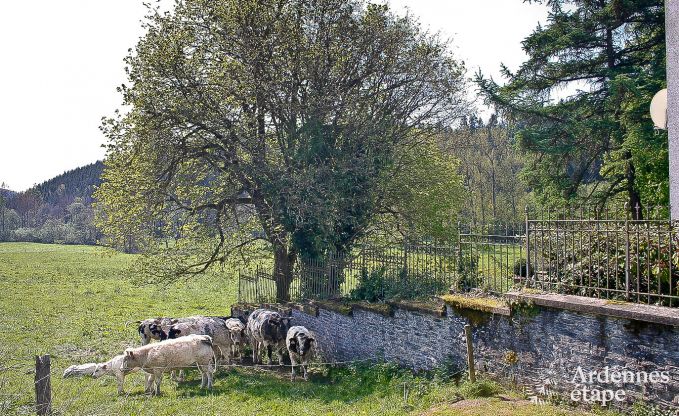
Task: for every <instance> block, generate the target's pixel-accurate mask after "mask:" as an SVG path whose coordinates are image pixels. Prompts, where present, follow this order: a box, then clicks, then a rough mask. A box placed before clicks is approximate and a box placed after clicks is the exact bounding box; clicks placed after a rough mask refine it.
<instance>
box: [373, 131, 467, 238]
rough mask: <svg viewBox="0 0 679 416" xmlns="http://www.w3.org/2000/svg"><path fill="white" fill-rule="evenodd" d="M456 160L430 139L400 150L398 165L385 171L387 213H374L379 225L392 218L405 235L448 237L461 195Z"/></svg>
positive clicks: (450, 235)
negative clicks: (378, 214) (376, 214)
mask: <svg viewBox="0 0 679 416" xmlns="http://www.w3.org/2000/svg"><path fill="white" fill-rule="evenodd" d="M459 164H460V163H459V161H458V160H457V159H455V158H454V157H453V156H451V155H449V154H447V153H445V152H443V151H442V150H441V149H440V148H439V146H438V145H437V144H436V143H435V142H434V141H433V139H430V140H424V141H422V142H419V143H416V144H415V145H410V146H408V147H405V148H404V149H403V150H400V151H399V152H398V161H397V163H396V166H397V167H398V168H396V169H393V170H388V171H387V172H386V174H385V179H384V182H385V185H384V186H385V194H386V196H387V198H388V201H387V202H386V204H385V205H387V206H388V207H389V213H388V214H387V215H382V216H379V217H377V221H379V222H380V223H381V224H379V226H382V227H384V226H385V225H386V224H385V223H389V222H390V221H393V222H394V223H395V224H394V225H395V227H396V228H397V229H398V230H402V232H404V233H406V234H407V235H408V237H409V238H417V237H428V238H433V239H435V240H439V241H450V240H452V238H453V237H454V236H455V234H456V233H457V214H458V212H459V211H460V210H461V208H462V204H463V201H464V199H465V198H464V188H463V186H462V177H461V176H460V175H459V174H457V171H458V166H459Z"/></svg>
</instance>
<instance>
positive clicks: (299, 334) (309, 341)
mask: <svg viewBox="0 0 679 416" xmlns="http://www.w3.org/2000/svg"><path fill="white" fill-rule="evenodd" d="M315 344H316V338H315V337H314V335H313V334H312V333H311V331H309V330H308V329H306V328H305V327H303V326H293V327H292V328H290V329H289V330H288V334H287V336H286V337H285V345H286V346H287V347H288V354H289V355H290V363H291V364H292V375H291V376H290V380H291V381H295V366H296V365H297V364H298V363H299V364H300V366H301V367H302V373H303V374H304V380H308V378H307V371H306V367H307V360H308V358H309V356H310V355H311V352H312V349H313V348H314V346H315Z"/></svg>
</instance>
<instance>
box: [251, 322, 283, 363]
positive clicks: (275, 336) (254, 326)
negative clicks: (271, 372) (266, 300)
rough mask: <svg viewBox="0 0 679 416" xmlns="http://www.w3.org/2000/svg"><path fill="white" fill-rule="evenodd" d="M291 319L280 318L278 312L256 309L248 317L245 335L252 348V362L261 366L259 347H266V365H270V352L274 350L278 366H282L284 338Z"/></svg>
mask: <svg viewBox="0 0 679 416" xmlns="http://www.w3.org/2000/svg"><path fill="white" fill-rule="evenodd" d="M291 319H292V318H291V317H285V318H283V317H281V315H280V314H279V313H278V312H274V311H269V310H266V309H256V310H254V311H253V312H252V313H251V314H250V316H249V317H248V324H247V335H248V338H249V340H250V345H251V346H252V362H253V363H254V364H258V363H260V364H261V357H260V347H266V353H267V364H268V365H270V364H271V350H272V349H273V348H275V349H276V353H277V354H278V364H279V365H283V354H282V353H281V351H282V350H283V349H285V337H286V335H287V333H288V328H289V327H290V320H291Z"/></svg>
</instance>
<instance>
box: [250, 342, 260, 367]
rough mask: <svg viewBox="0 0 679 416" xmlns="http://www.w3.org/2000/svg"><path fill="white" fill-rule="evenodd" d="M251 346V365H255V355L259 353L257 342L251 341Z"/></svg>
mask: <svg viewBox="0 0 679 416" xmlns="http://www.w3.org/2000/svg"><path fill="white" fill-rule="evenodd" d="M250 344H251V346H252V364H257V354H258V353H259V348H257V347H258V344H259V342H257V341H255V340H252V342H251V343H250Z"/></svg>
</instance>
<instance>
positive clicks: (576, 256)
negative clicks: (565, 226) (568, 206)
mask: <svg viewBox="0 0 679 416" xmlns="http://www.w3.org/2000/svg"><path fill="white" fill-rule="evenodd" d="M607 227H608V229H609V232H604V231H601V232H597V233H593V232H591V231H583V232H582V233H575V232H573V233H570V235H569V239H572V241H578V244H577V245H575V246H574V247H572V248H569V254H568V256H564V254H563V253H557V251H558V250H555V249H554V248H553V247H558V246H557V239H558V241H560V243H559V244H561V245H563V238H564V236H563V235H561V237H557V236H556V234H555V233H553V232H552V233H544V234H543V235H541V237H540V239H541V245H540V247H538V249H539V250H540V253H539V254H540V266H541V267H542V268H549V270H550V275H551V277H550V278H551V280H550V282H551V284H553V285H557V284H560V285H561V286H560V289H561V290H562V291H564V292H565V293H570V294H576V295H581V296H592V295H597V294H599V295H600V296H603V297H609V298H612V299H618V300H625V292H624V290H625V287H626V279H627V277H626V270H627V267H628V265H627V264H626V261H625V258H626V256H627V253H626V250H627V249H626V243H625V241H624V239H625V237H623V236H621V235H622V234H623V233H624V229H623V228H622V227H620V228H618V230H617V232H610V231H612V229H613V227H614V225H613V224H609V225H607ZM629 227H630V232H629V278H630V290H631V291H632V292H636V291H638V292H641V293H649V294H651V296H645V295H641V296H640V298H639V300H640V301H641V302H647V301H648V302H649V303H657V304H659V305H669V300H668V299H660V298H658V297H657V296H654V294H655V295H657V294H667V295H670V294H671V295H672V296H679V250H677V247H679V245H678V244H679V237H677V235H676V234H675V235H672V236H669V235H668V234H666V232H660V233H659V232H658V231H656V230H651V229H648V228H647V227H645V226H644V225H643V223H641V224H635V223H632V222H631V223H630V226H629ZM670 238H672V239H673V241H672V242H671V243H670ZM550 241H551V242H550ZM550 245H551V247H552V248H550ZM670 247H671V248H672V252H671V251H670ZM670 265H671V266H670ZM670 270H671V271H672V277H671V279H670ZM670 282H671V284H672V287H670ZM589 287H593V288H597V287H598V288H603V289H612V290H615V292H610V293H605V292H600V291H597V290H596V289H590V288H589ZM538 288H540V286H539V284H538ZM631 296H633V299H632V300H636V295H634V294H632V295H631ZM673 306H679V305H677V302H676V301H673Z"/></svg>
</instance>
